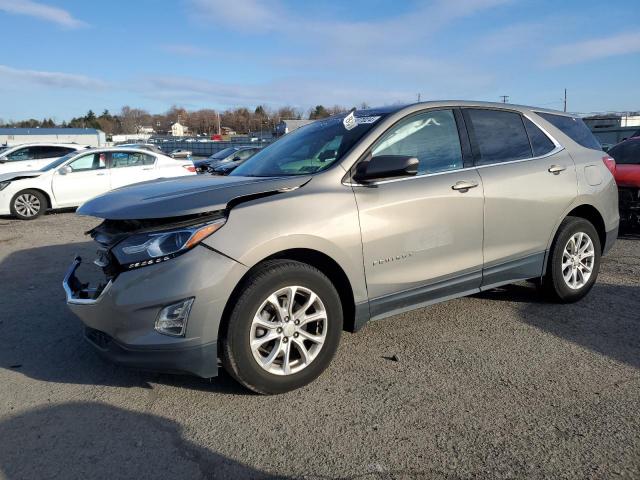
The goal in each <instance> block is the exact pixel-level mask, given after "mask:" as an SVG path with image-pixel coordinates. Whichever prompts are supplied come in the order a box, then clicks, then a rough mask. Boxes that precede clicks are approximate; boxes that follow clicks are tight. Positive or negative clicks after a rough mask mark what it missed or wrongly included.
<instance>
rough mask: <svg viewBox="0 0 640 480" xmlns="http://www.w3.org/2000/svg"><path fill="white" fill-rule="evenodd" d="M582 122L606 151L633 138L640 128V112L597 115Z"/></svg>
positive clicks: (585, 118)
mask: <svg viewBox="0 0 640 480" xmlns="http://www.w3.org/2000/svg"><path fill="white" fill-rule="evenodd" d="M582 120H583V121H584V123H585V124H586V125H587V126H588V127H589V129H591V131H592V132H593V134H594V135H595V136H596V138H597V139H598V141H599V142H600V143H601V144H602V146H603V147H604V148H605V149H608V148H609V147H611V146H612V145H615V144H616V143H618V142H621V141H622V140H625V139H627V138H629V137H632V136H633V135H634V133H635V131H636V130H638V127H639V126H640V114H639V112H632V113H629V112H626V113H604V114H596V115H589V116H587V117H582Z"/></svg>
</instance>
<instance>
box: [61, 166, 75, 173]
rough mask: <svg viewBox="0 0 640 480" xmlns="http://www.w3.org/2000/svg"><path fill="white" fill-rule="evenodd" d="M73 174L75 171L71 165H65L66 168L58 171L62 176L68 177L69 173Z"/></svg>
mask: <svg viewBox="0 0 640 480" xmlns="http://www.w3.org/2000/svg"><path fill="white" fill-rule="evenodd" d="M71 172H73V169H72V168H71V167H70V166H69V165H65V166H64V167H61V168H59V169H58V173H59V174H60V175H66V174H67V173H71Z"/></svg>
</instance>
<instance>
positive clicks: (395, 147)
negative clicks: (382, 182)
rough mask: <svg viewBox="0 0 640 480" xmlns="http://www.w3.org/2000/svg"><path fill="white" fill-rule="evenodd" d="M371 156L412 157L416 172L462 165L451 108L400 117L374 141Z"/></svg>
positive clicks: (438, 170)
mask: <svg viewBox="0 0 640 480" xmlns="http://www.w3.org/2000/svg"><path fill="white" fill-rule="evenodd" d="M372 155H373V156H379V155H406V156H410V157H415V158H417V159H418V161H419V162H420V163H419V164H418V175H426V174H429V173H438V172H446V171H449V170H457V169H460V168H462V167H463V161H462V149H461V147H460V137H459V136H458V128H457V125H456V120H455V117H454V115H453V111H452V110H430V111H426V112H423V113H419V114H417V115H412V116H410V117H408V118H405V119H404V120H401V121H400V122H399V123H397V124H396V125H394V126H393V127H391V128H390V129H389V130H388V131H387V132H386V133H385V134H384V135H383V136H382V138H380V140H378V141H377V142H376V144H375V145H374V147H373V150H372Z"/></svg>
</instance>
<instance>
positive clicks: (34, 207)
mask: <svg viewBox="0 0 640 480" xmlns="http://www.w3.org/2000/svg"><path fill="white" fill-rule="evenodd" d="M10 209H11V214H12V215H13V216H14V217H16V218H19V219H20V220H34V219H36V218H38V217H39V216H40V215H42V214H44V212H45V211H46V210H47V198H46V197H45V196H44V194H43V193H42V192H40V191H38V190H22V191H21V192H18V193H16V194H15V195H14V196H13V198H12V199H11V205H10Z"/></svg>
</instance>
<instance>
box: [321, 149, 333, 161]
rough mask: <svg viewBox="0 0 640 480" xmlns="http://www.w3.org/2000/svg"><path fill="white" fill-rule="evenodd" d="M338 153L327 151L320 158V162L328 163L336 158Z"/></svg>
mask: <svg viewBox="0 0 640 480" xmlns="http://www.w3.org/2000/svg"><path fill="white" fill-rule="evenodd" d="M336 154H337V152H336V151H335V150H325V151H324V152H322V153H321V154H320V155H319V156H318V160H320V161H321V162H324V161H327V160H329V159H330V158H336Z"/></svg>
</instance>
